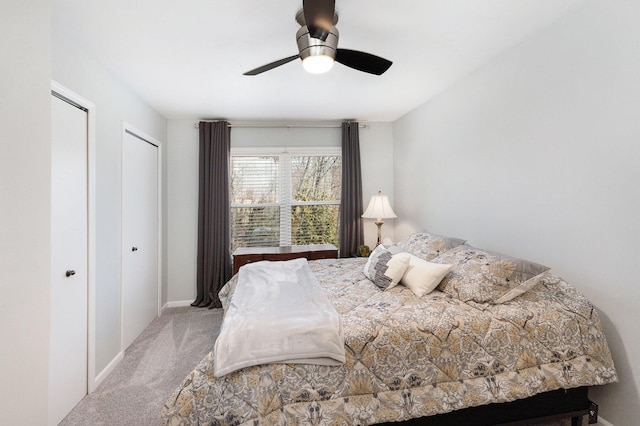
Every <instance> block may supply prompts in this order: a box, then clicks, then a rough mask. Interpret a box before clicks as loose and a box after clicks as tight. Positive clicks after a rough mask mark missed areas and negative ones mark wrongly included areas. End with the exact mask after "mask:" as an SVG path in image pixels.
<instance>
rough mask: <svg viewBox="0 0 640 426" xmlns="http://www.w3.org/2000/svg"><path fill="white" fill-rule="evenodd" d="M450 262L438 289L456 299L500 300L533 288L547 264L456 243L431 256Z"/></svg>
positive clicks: (544, 273)
mask: <svg viewBox="0 0 640 426" xmlns="http://www.w3.org/2000/svg"><path fill="white" fill-rule="evenodd" d="M434 262H436V263H447V264H453V265H454V266H453V268H452V270H451V272H450V273H449V274H448V275H447V276H446V277H445V278H444V279H443V280H442V282H441V283H440V286H439V289H440V290H442V291H443V292H445V293H448V294H450V295H452V296H454V297H457V298H458V299H460V300H462V301H464V302H466V301H469V300H471V301H474V302H478V303H504V302H507V301H509V300H512V299H513V298H515V297H517V296H519V295H521V294H522V293H524V292H526V291H527V290H529V289H531V288H533V287H534V286H535V285H536V284H538V282H539V281H540V280H541V279H542V278H544V277H545V276H546V271H548V270H549V267H547V266H544V265H540V264H537V263H533V262H529V261H527V260H523V259H518V258H515V257H511V256H505V255H503V254H500V253H495V252H490V251H487V250H481V249H477V248H475V247H472V246H470V245H468V244H465V245H462V246H458V247H456V248H454V249H452V250H450V251H448V252H447V253H444V254H443V255H441V256H438V258H437V259H434Z"/></svg>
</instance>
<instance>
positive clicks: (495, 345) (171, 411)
mask: <svg viewBox="0 0 640 426" xmlns="http://www.w3.org/2000/svg"><path fill="white" fill-rule="evenodd" d="M364 263H365V259H357V258H356V259H326V260H317V261H312V262H309V264H310V267H311V269H312V270H313V271H314V273H315V274H316V275H317V277H318V280H319V281H320V284H321V285H322V286H323V288H324V289H325V290H326V292H327V295H328V296H329V298H330V300H331V301H332V302H333V304H334V305H335V308H336V310H337V311H338V313H339V314H341V315H342V320H343V326H344V330H345V349H346V354H347V360H346V363H345V364H344V365H343V366H320V365H300V364H268V365H261V366H255V367H249V368H246V369H244V370H241V371H238V372H235V373H231V374H229V375H226V376H223V377H221V378H216V377H215V376H214V374H213V357H212V354H209V355H207V356H206V357H205V358H204V359H203V360H202V361H201V362H200V364H199V365H198V366H197V367H196V368H195V369H194V370H193V371H192V372H191V374H190V375H189V376H188V377H187V378H186V379H185V381H184V383H183V384H182V386H181V387H180V388H179V389H177V390H176V391H175V392H174V393H173V394H172V395H171V396H170V397H169V399H168V400H167V402H166V403H165V406H164V408H163V410H162V420H163V423H164V424H165V425H181V424H213V425H283V426H284V425H351V424H361V425H367V424H374V423H381V422H389V421H400V420H406V419H410V418H416V417H421V416H427V415H434V414H438V413H445V412H449V411H452V410H457V409H461V408H466V407H470V406H477V405H483V404H488V403H493V402H506V401H511V400H514V399H520V398H525V397H529V396H532V395H535V394H537V393H540V392H545V391H551V390H555V389H559V388H573V387H579V386H591V385H602V384H606V383H611V382H615V381H616V380H617V376H616V372H615V369H614V366H613V361H612V359H611V354H610V352H609V348H608V346H607V343H606V339H605V336H604V334H603V331H602V326H601V324H600V320H599V318H598V315H597V312H596V310H595V309H594V307H593V305H592V304H591V303H590V302H589V301H588V300H586V299H585V298H584V296H582V295H581V294H580V293H578V292H577V291H576V290H575V289H574V288H573V287H571V286H570V285H569V284H567V283H566V282H564V281H563V280H562V279H561V278H559V277H557V276H554V275H549V276H548V277H547V278H545V279H544V280H543V281H541V282H540V283H539V284H538V285H537V286H536V287H534V288H533V289H531V290H529V291H528V292H527V293H525V294H523V295H522V296H519V297H518V298H516V299H514V300H512V301H510V302H508V303H505V304H501V305H491V304H480V303H475V302H471V301H468V302H462V301H460V300H458V299H457V298H454V297H452V296H450V295H447V294H445V293H442V292H440V291H434V292H432V293H430V294H428V295H426V296H424V297H422V298H418V297H416V296H414V295H413V293H412V292H411V291H410V290H409V289H408V288H406V287H404V286H402V285H399V286H397V287H394V288H392V289H390V290H389V291H385V292H382V291H380V290H379V289H378V288H377V287H376V286H375V285H374V284H373V283H372V282H371V281H369V280H367V279H366V278H365V276H364V274H363V273H362V269H363V266H364ZM234 285H235V277H234V278H232V279H231V280H230V281H229V283H227V285H226V286H225V287H224V288H223V290H222V291H221V293H220V296H221V299H222V300H223V304H224V303H227V301H228V297H229V295H230V293H231V292H233V289H234Z"/></svg>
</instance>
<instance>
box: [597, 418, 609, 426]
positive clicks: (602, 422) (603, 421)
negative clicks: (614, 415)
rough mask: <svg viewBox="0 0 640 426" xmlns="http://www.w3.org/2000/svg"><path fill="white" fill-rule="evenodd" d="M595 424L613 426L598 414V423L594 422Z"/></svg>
mask: <svg viewBox="0 0 640 426" xmlns="http://www.w3.org/2000/svg"><path fill="white" fill-rule="evenodd" d="M596 425H600V426H613V423H610V422H608V421H606V420H605V419H603V418H602V417H600V416H598V423H596Z"/></svg>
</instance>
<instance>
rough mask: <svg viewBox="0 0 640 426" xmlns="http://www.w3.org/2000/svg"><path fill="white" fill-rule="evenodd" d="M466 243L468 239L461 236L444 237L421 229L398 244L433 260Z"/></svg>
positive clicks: (418, 255)
mask: <svg viewBox="0 0 640 426" xmlns="http://www.w3.org/2000/svg"><path fill="white" fill-rule="evenodd" d="M464 243H466V240H461V239H460V238H451V237H443V236H442V235H436V234H430V233H429V232H427V231H419V232H415V233H413V234H411V235H409V236H408V237H406V238H405V239H403V240H402V241H400V242H399V243H398V244H397V245H398V246H399V247H400V248H401V249H402V250H404V251H407V252H409V253H411V254H412V255H414V256H417V257H419V258H420V259H423V260H432V259H435V258H436V257H438V256H440V255H441V254H443V253H445V252H447V251H449V250H451V249H452V248H454V247H457V246H459V245H462V244H464Z"/></svg>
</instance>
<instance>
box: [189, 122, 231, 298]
mask: <svg viewBox="0 0 640 426" xmlns="http://www.w3.org/2000/svg"><path fill="white" fill-rule="evenodd" d="M199 129H200V169H199V171H200V185H199V194H198V276H197V289H198V293H197V297H196V300H195V301H194V302H193V303H192V304H191V306H198V307H209V308H220V307H222V305H221V303H220V299H219V298H218V291H219V290H220V288H222V286H223V285H224V284H225V283H226V282H227V281H228V280H229V278H231V270H232V269H231V254H230V246H231V244H230V232H229V223H230V219H229V215H230V212H229V207H230V205H229V203H230V201H229V155H230V150H231V142H230V133H231V132H230V130H231V129H230V127H229V123H228V122H226V121H218V122H215V123H210V122H204V121H201V122H200V125H199Z"/></svg>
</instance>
